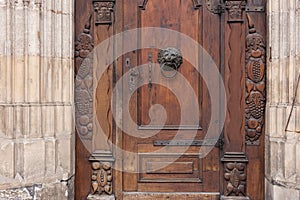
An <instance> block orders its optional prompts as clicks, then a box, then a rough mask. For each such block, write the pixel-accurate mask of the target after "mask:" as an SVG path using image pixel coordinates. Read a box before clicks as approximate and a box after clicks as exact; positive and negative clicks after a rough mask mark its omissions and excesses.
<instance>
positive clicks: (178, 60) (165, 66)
mask: <svg viewBox="0 0 300 200" xmlns="http://www.w3.org/2000/svg"><path fill="white" fill-rule="evenodd" d="M157 61H158V63H159V64H160V70H161V74H162V76H163V77H165V78H173V77H175V76H176V74H177V72H178V69H179V67H180V65H181V64H182V55H181V52H180V50H179V49H176V48H174V47H167V48H165V49H161V50H160V51H159V52H158V58H157ZM170 71H171V72H173V73H171V74H167V72H170Z"/></svg>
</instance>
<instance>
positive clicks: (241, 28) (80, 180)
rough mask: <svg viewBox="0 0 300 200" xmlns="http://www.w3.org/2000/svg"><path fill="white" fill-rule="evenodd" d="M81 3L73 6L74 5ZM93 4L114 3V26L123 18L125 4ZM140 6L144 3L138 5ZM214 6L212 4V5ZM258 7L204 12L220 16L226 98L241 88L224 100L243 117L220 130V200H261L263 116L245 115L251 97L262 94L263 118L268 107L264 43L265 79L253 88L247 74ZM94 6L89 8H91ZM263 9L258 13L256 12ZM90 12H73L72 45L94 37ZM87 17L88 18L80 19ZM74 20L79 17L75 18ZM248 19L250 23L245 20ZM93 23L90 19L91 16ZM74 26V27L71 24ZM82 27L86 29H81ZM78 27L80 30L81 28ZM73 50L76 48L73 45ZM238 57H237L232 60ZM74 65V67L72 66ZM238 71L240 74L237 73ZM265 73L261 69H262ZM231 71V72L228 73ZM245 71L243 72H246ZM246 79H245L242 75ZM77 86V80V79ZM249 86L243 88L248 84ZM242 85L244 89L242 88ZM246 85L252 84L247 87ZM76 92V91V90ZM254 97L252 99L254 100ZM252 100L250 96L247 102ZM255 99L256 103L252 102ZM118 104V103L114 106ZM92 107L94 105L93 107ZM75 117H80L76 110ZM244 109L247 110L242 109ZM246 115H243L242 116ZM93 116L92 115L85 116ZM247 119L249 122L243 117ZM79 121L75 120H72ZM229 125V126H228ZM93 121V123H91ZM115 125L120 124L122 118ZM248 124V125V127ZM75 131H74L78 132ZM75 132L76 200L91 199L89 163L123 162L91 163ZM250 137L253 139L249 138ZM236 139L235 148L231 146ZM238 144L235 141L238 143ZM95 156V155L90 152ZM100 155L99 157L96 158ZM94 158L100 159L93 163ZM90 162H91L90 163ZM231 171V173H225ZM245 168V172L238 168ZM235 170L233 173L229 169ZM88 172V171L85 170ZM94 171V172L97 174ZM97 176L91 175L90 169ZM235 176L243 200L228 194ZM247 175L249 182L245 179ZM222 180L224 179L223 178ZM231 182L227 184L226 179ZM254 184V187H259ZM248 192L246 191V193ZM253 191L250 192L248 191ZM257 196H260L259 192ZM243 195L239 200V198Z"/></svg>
mask: <svg viewBox="0 0 300 200" xmlns="http://www.w3.org/2000/svg"><path fill="white" fill-rule="evenodd" d="M78 1H79V0H75V2H78ZM96 2H113V3H114V12H113V14H114V16H113V19H114V21H119V20H120V21H122V17H123V1H122V2H121V1H118V0H117V1H114V0H98V1H96ZM140 2H141V5H142V3H143V1H141V0H140ZM194 2H196V3H199V2H201V1H199V0H194ZM212 2H216V1H212ZM261 2H262V5H259V6H257V5H248V4H247V5H246V0H231V1H229V0H225V3H224V7H222V6H221V7H218V9H219V10H214V8H212V6H210V7H209V6H208V7H209V8H212V12H221V13H222V22H223V27H224V32H223V42H222V44H221V45H222V46H223V47H224V55H222V56H223V58H224V59H223V66H224V68H223V69H224V71H222V73H223V76H224V81H225V82H226V84H225V87H226V89H227V92H228V93H229V91H232V90H233V89H236V87H235V86H236V84H238V85H239V86H240V90H239V92H238V94H237V95H236V93H235V95H229V98H228V99H227V101H228V102H233V104H230V103H229V105H228V110H231V113H232V112H235V113H241V114H240V115H237V116H235V115H231V113H227V114H228V115H227V121H226V123H225V127H224V150H223V154H222V159H221V162H222V163H223V166H224V167H223V169H221V170H220V183H221V188H222V189H221V191H220V193H221V194H223V196H222V197H221V198H222V199H248V197H250V198H251V199H264V187H265V186H264V115H265V114H263V117H262V118H260V120H257V121H256V122H255V120H254V121H253V120H252V118H251V117H249V115H251V113H250V112H251V111H249V107H248V106H249V104H250V103H251V102H250V103H249V101H247V102H246V97H249V96H250V95H252V93H253V95H254V94H257V92H260V93H261V94H262V101H261V102H259V106H260V108H254V110H256V109H261V107H263V110H262V112H263V113H264V107H265V102H266V100H265V99H266V92H265V82H266V81H265V79H266V69H265V68H266V67H265V66H266V61H265V59H266V53H265V52H266V49H265V45H266V44H265V43H264V47H263V48H264V52H263V55H262V56H261V57H259V62H260V63H262V65H264V66H263V67H262V66H260V73H261V74H263V75H262V76H263V77H262V79H261V80H260V81H258V82H259V83H257V81H256V80H254V79H255V77H253V76H254V75H253V74H251V73H252V72H251V71H249V70H248V68H249V66H251V67H252V66H253V65H254V64H253V63H252V62H254V61H253V59H254V60H255V59H257V58H253V57H251V51H253V46H251V45H248V44H246V42H247V41H248V40H251V39H253V38H254V39H257V38H262V39H263V40H264V41H266V21H265V19H266V13H265V12H262V13H257V11H259V10H255V8H265V6H266V5H265V3H266V1H265V0H262V1H261ZM91 4H92V3H91ZM199 5H200V6H205V3H202V4H199ZM260 6H262V7H260ZM92 9H93V8H92V6H91V7H89V6H87V7H86V8H83V9H82V10H81V11H79V10H78V9H77V10H76V9H75V22H77V21H78V22H79V24H80V26H78V25H77V26H75V34H76V37H75V41H76V44H78V42H79V43H80V40H79V38H80V37H84V36H87V35H90V36H91V37H93V34H92V33H91V32H92V31H91V30H92V29H93V26H94V24H91V20H89V13H93V12H94V11H93V10H92ZM84 12H87V13H88V14H84ZM79 14H82V16H84V17H82V18H85V19H81V20H79V18H78V16H77V15H79ZM76 16H77V17H76ZM247 16H248V18H247ZM93 18H94V16H93ZM75 24H76V23H75ZM83 24H84V25H83ZM101 26H103V27H104V28H106V27H107V26H110V23H107V22H105V23H103V24H101ZM79 27H80V28H79ZM122 29H123V27H121V26H115V25H114V30H113V32H114V33H120V32H122V31H123V30H122ZM235 36H239V37H240V38H241V40H242V41H244V42H237V40H236V37H235ZM76 44H75V45H76ZM75 51H80V49H79V50H78V49H76V48H75ZM234 55H238V56H234ZM76 58H78V54H75V68H76V67H77V68H76V69H75V74H77V75H78V73H80V72H77V70H78V63H77V64H76ZM122 60H123V59H119V60H118V61H116V63H115V64H116V66H122V63H123V61H122ZM76 65H77V66H76ZM240 68H242V70H240V72H238V70H237V69H240ZM262 68H263V69H262ZM228 69H229V71H228ZM246 69H247V70H246ZM115 70H116V77H121V76H122V74H123V71H122V68H118V67H117V68H115ZM233 71H237V72H236V73H237V74H233ZM243 74H244V75H243ZM235 75H237V76H241V77H243V78H242V80H241V79H238V80H237V79H235V77H234V76H235ZM75 80H76V77H75ZM246 82H247V84H246ZM241 83H245V84H244V85H241ZM249 83H250V84H249ZM75 90H76V88H75ZM254 96H255V95H254ZM251 97H252V96H251ZM77 98H78V96H76V94H75V103H76V101H77V100H78V99H77ZM241 98H242V99H243V100H244V101H245V104H240V106H236V104H234V102H238V100H239V99H241ZM253 98H254V97H253ZM116 103H118V102H116ZM91 104H92V105H93V104H94V102H92V103H91ZM75 108H76V113H77V111H78V109H77V106H76V107H75ZM246 108H247V109H246ZM243 113H245V114H243ZM89 114H92V115H93V113H89ZM246 115H247V116H246ZM80 116H81V115H80V114H78V113H77V114H76V119H77V118H79V117H80ZM228 119H230V120H228ZM90 120H92V119H90ZM117 120H122V118H121V117H120V118H119V119H117ZM251 120H252V121H251ZM230 121H234V122H235V123H236V121H239V123H241V124H245V126H242V127H240V129H238V130H237V129H236V126H234V125H232V124H231V123H230ZM251 123H258V126H259V127H260V129H258V128H257V129H256V130H255V131H253V128H252V129H251V127H250V126H256V125H253V124H251ZM76 128H77V129H78V127H76ZM77 129H76V142H75V143H76V147H75V149H76V166H75V170H76V176H75V191H76V199H82V198H84V197H83V196H84V194H89V193H90V188H91V178H90V177H91V176H92V173H93V170H92V167H91V163H94V162H100V163H101V162H110V163H111V164H112V165H115V166H116V167H117V168H121V166H122V157H121V154H120V153H116V152H115V151H111V154H108V155H105V153H104V154H103V152H102V154H101V155H100V154H99V155H98V154H97V155H96V154H94V156H92V157H91V154H90V152H88V151H87V150H86V149H85V146H84V144H83V142H82V141H81V140H80V137H78V134H79V133H78V131H77ZM122 134H123V132H122V130H120V129H118V128H116V129H115V136H114V142H115V144H116V145H117V146H120V147H122ZM253 135H254V136H253ZM233 138H235V143H230V141H233ZM236 138H239V139H238V140H236ZM94 153H95V152H94ZM98 153H99V152H98ZM97 156H98V157H97ZM103 156H106V158H105V159H102V160H101V159H100V157H103ZM93 159H94V160H93ZM257 165H258V166H259V170H257V169H256V168H257ZM229 166H231V167H229ZM241 166H243V167H241ZM232 167H233V168H232ZM87 169H89V170H87ZM97 169H98V168H97ZM94 171H95V169H94ZM235 173H238V174H239V175H240V177H241V178H240V179H239V180H237V181H238V183H239V184H238V186H237V187H235V186H234V189H235V190H236V189H238V187H245V188H246V193H245V194H242V193H241V192H239V191H237V192H236V196H235V195H233V192H232V191H229V190H228V188H229V186H231V185H232V183H231V182H230V176H232V175H234V174H235ZM243 175H246V176H247V175H248V176H247V177H246V180H244V178H243ZM249 175H251V176H249ZM112 176H113V182H112V183H113V194H114V196H115V197H116V198H117V199H121V198H122V191H123V188H122V184H123V180H122V172H121V171H113V175H112ZM224 176H226V178H224ZM228 177H229V178H228ZM257 181H258V182H257ZM247 186H248V187H247ZM249 186H251V187H249ZM257 191H258V192H257ZM239 195H241V196H239Z"/></svg>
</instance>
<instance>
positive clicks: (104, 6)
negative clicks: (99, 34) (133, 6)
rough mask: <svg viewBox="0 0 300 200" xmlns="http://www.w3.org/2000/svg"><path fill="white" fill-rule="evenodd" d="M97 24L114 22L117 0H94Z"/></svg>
mask: <svg viewBox="0 0 300 200" xmlns="http://www.w3.org/2000/svg"><path fill="white" fill-rule="evenodd" d="M93 6H94V11H95V18H96V19H95V24H96V25H100V24H112V21H113V13H114V6H115V0H93Z"/></svg>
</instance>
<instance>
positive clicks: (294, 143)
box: [265, 0, 300, 200]
mask: <svg viewBox="0 0 300 200" xmlns="http://www.w3.org/2000/svg"><path fill="white" fill-rule="evenodd" d="M268 23H269V26H268V40H269V44H268V48H269V56H270V59H269V60H268V71H267V76H268V94H267V95H268V96H267V113H266V114H267V117H266V146H265V149H266V161H265V164H266V199H274V200H285V199H288V200H292V199H299V198H300V195H299V189H300V137H299V134H300V133H297V132H299V131H300V87H299V88H298V91H297V90H296V86H297V82H298V80H297V79H298V76H299V73H300V1H299V0H276V1H274V0H269V1H268ZM296 91H297V95H295V94H296V93H295V92H296ZM294 98H296V99H295V105H294V108H293V109H292V103H293V99H294ZM289 116H291V117H290V122H289V123H288V118H289ZM287 124H288V125H287ZM286 128H287V129H286Z"/></svg>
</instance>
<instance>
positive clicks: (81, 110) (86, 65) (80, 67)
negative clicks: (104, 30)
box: [75, 17, 94, 139]
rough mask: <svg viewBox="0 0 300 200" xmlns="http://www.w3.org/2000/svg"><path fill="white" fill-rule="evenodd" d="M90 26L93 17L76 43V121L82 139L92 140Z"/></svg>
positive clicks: (91, 38)
mask: <svg viewBox="0 0 300 200" xmlns="http://www.w3.org/2000/svg"><path fill="white" fill-rule="evenodd" d="M90 24H91V17H90V19H89V21H88V23H87V24H86V25H85V28H84V30H83V32H82V33H81V34H80V35H79V36H78V39H77V41H76V42H75V68H76V71H77V76H76V80H75V106H76V111H75V119H76V128H77V132H78V133H79V134H80V136H81V138H82V139H92V134H93V64H92V56H91V55H90V52H91V51H92V50H93V48H94V43H93V37H92V36H91V34H90V28H91V25H90Z"/></svg>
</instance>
